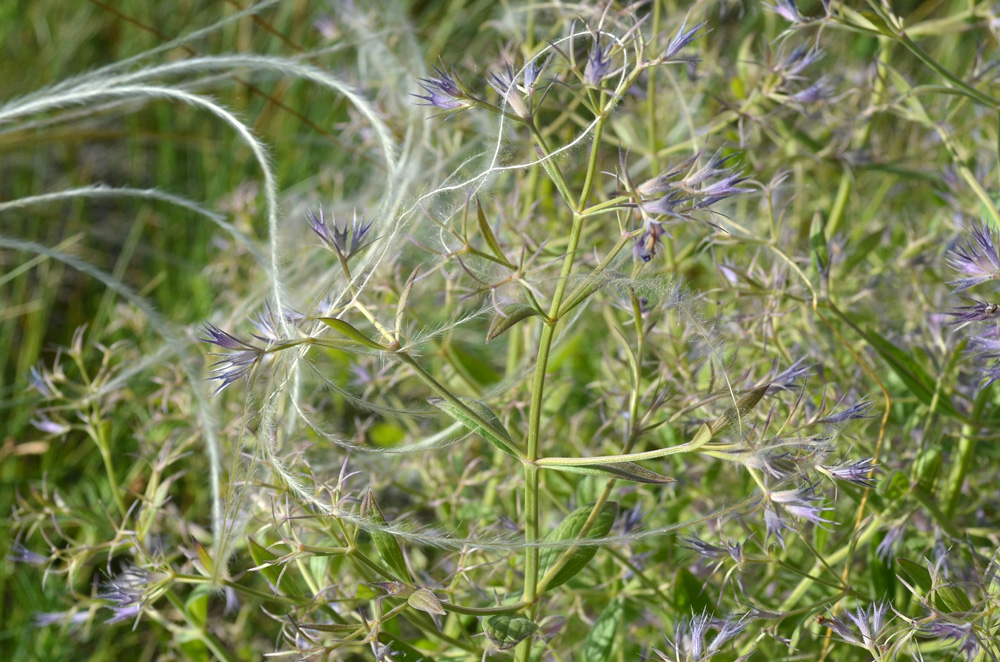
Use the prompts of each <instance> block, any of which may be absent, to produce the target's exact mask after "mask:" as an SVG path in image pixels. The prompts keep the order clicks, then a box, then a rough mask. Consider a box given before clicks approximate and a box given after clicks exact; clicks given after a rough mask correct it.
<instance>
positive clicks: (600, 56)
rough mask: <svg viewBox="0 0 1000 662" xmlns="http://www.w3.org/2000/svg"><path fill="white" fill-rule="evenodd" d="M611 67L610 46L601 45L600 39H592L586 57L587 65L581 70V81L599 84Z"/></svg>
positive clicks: (588, 83)
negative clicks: (591, 44) (592, 42)
mask: <svg viewBox="0 0 1000 662" xmlns="http://www.w3.org/2000/svg"><path fill="white" fill-rule="evenodd" d="M610 68H611V46H610V45H608V46H603V45H601V40H600V39H594V45H593V46H592V47H591V49H590V56H589V57H588V58H587V66H586V68H585V69H584V70H583V82H584V83H586V84H587V85H594V86H597V85H600V84H601V81H602V80H604V77H605V76H607V75H608V69H610Z"/></svg>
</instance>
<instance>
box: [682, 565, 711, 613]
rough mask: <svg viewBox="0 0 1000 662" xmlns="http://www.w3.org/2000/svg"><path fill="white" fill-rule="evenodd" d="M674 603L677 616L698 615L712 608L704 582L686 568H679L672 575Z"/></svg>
mask: <svg viewBox="0 0 1000 662" xmlns="http://www.w3.org/2000/svg"><path fill="white" fill-rule="evenodd" d="M674 602H675V605H674V606H675V609H676V611H677V613H678V614H690V613H695V614H700V613H701V612H702V611H704V610H706V609H711V608H712V600H711V598H710V597H709V594H708V592H707V591H706V588H705V584H704V582H702V581H701V580H700V579H698V578H697V577H695V576H694V573H692V572H691V571H690V570H688V569H687V568H680V569H679V570H678V571H677V573H676V574H675V575H674Z"/></svg>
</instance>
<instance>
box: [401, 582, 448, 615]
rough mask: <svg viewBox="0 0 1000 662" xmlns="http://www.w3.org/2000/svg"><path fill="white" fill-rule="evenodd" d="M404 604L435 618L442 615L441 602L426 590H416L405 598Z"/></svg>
mask: <svg viewBox="0 0 1000 662" xmlns="http://www.w3.org/2000/svg"><path fill="white" fill-rule="evenodd" d="M406 602H407V604H409V605H410V606H411V607H413V608H414V609H419V610H420V611H426V612H427V613H428V614H435V615H437V616H441V615H443V614H444V607H442V606H441V601H440V600H438V599H437V596H436V595H434V594H433V593H431V592H430V591H429V590H428V589H426V588H418V589H417V590H416V591H414V592H413V593H411V594H410V597H408V598H406Z"/></svg>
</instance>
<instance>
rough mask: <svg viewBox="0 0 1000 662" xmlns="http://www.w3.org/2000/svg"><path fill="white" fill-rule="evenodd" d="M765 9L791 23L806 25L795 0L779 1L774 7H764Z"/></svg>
mask: <svg viewBox="0 0 1000 662" xmlns="http://www.w3.org/2000/svg"><path fill="white" fill-rule="evenodd" d="M764 8H765V9H769V10H771V11H773V12H774V13H776V14H778V15H779V16H781V17H782V18H783V19H785V20H786V21H788V22H789V23H804V22H805V20H806V19H805V18H803V17H802V14H800V13H799V8H798V7H796V6H795V0H777V2H775V3H774V4H773V5H764Z"/></svg>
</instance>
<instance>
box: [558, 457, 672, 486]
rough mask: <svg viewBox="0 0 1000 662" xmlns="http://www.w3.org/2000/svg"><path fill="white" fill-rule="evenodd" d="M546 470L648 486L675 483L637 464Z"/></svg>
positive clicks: (580, 466)
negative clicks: (604, 477) (614, 479)
mask: <svg viewBox="0 0 1000 662" xmlns="http://www.w3.org/2000/svg"><path fill="white" fill-rule="evenodd" d="M544 468H545V469H553V470H555V471H563V472H565V473H571V474H584V475H589V476H606V477H607V478H616V479H619V480H627V481H630V482H633V483H646V484H647V485H665V484H666V483H673V482H674V479H673V478H668V477H667V476H664V475H662V474H658V473H656V472H655V471H650V470H649V469H647V468H645V467H643V466H641V465H638V464H636V463H635V462H613V463H608V464H546V465H544Z"/></svg>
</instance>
